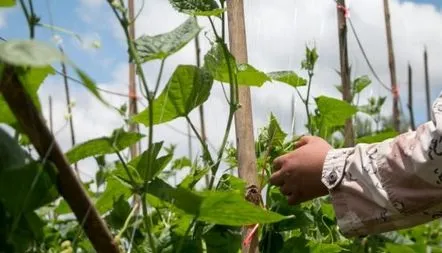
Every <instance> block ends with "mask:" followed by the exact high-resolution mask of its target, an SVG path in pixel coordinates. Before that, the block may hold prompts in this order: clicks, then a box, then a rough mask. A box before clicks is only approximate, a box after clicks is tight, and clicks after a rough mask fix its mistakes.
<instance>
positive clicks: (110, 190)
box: [95, 176, 132, 213]
mask: <svg viewBox="0 0 442 253" xmlns="http://www.w3.org/2000/svg"><path fill="white" fill-rule="evenodd" d="M131 195H132V191H131V189H130V186H129V185H128V184H126V183H125V182H123V181H122V180H120V179H118V178H117V177H115V176H110V177H108V178H107V180H106V189H105V190H104V192H103V194H102V195H101V196H100V197H99V198H98V200H97V203H96V204H95V205H96V207H97V209H98V211H99V212H100V213H105V212H107V211H109V210H110V209H111V208H112V207H113V205H114V202H117V201H118V200H119V199H120V198H123V199H124V200H126V199H128V198H129V197H130V196H131Z"/></svg>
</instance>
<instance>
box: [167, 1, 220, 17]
mask: <svg viewBox="0 0 442 253" xmlns="http://www.w3.org/2000/svg"><path fill="white" fill-rule="evenodd" d="M169 2H170V3H171V4H172V6H173V8H175V9H176V10H177V11H179V12H182V13H186V14H189V15H192V16H218V15H220V14H221V13H223V12H224V10H223V9H220V8H219V6H218V3H217V2H216V1H215V0H169Z"/></svg>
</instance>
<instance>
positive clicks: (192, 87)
mask: <svg viewBox="0 0 442 253" xmlns="http://www.w3.org/2000/svg"><path fill="white" fill-rule="evenodd" d="M212 84H213V79H212V77H211V76H210V74H209V73H208V72H206V71H204V70H202V69H199V68H197V67H195V66H190V65H180V66H178V67H177V68H176V70H175V72H174V73H173V75H172V77H171V79H170V80H169V82H168V83H167V85H166V87H165V88H164V90H163V92H162V93H161V94H160V96H159V97H158V98H156V99H155V100H154V101H153V119H152V120H153V124H160V123H164V122H168V121H171V120H173V119H176V118H178V117H185V116H187V115H188V114H189V113H190V112H191V111H192V110H193V109H195V108H196V107H198V106H199V105H201V104H202V103H204V102H205V101H206V100H207V99H208V98H209V95H210V90H211V89H212ZM133 121H135V122H137V123H142V124H144V125H145V126H149V108H146V109H145V110H144V111H142V112H141V113H139V114H137V115H135V116H134V117H133Z"/></svg>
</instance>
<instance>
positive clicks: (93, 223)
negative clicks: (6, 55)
mask: <svg viewBox="0 0 442 253" xmlns="http://www.w3.org/2000/svg"><path fill="white" fill-rule="evenodd" d="M0 93H1V94H2V95H3V97H4V98H5V101H6V103H7V104H8V105H9V108H10V109H11V111H12V112H13V113H14V115H15V118H16V119H17V121H18V123H19V124H20V127H21V128H22V129H23V132H24V133H26V135H27V136H28V137H29V140H30V141H31V143H32V144H33V145H34V147H35V149H36V150H37V152H38V154H39V155H40V157H47V160H48V161H50V162H52V163H53V164H54V165H55V166H56V167H57V172H58V173H57V177H56V184H57V187H58V191H59V192H60V194H61V195H62V196H63V197H64V199H65V200H66V202H67V203H68V204H69V207H70V208H71V209H72V211H73V212H74V214H75V216H76V218H77V220H78V223H79V224H80V226H81V227H83V229H84V231H85V233H86V235H87V236H88V238H89V240H90V241H91V243H92V245H93V246H94V248H95V250H96V252H108V253H118V252H119V249H118V246H117V245H116V244H115V242H114V240H113V237H112V234H111V233H110V231H109V229H108V228H107V226H106V223H105V222H104V221H103V219H101V217H100V214H99V213H98V211H97V209H96V208H95V206H94V204H93V203H92V201H91V200H90V199H89V197H88V194H87V193H86V191H85V190H84V188H83V185H82V183H81V182H80V180H79V179H78V178H77V177H76V175H75V173H74V171H73V170H72V169H71V167H70V165H69V163H68V160H67V158H66V157H65V156H64V153H63V151H62V150H61V148H60V146H59V145H58V142H57V141H56V140H55V138H54V136H53V135H52V134H51V132H50V130H49V128H48V127H47V125H46V123H45V121H44V119H43V116H42V115H41V113H40V112H39V111H38V109H37V108H36V107H35V106H34V103H33V102H32V100H31V98H30V97H29V95H28V93H27V92H26V91H25V89H24V88H23V85H22V84H21V83H20V81H19V79H18V76H17V74H16V73H15V71H14V68H13V67H11V66H6V67H5V68H4V71H3V77H2V80H1V81H0Z"/></svg>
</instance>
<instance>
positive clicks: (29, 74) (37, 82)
mask: <svg viewBox="0 0 442 253" xmlns="http://www.w3.org/2000/svg"><path fill="white" fill-rule="evenodd" d="M2 66H3V65H2ZM15 71H16V73H17V74H18V79H19V80H20V82H21V84H22V85H23V87H24V89H25V90H26V92H27V94H28V95H29V96H30V97H31V100H32V102H33V103H34V105H35V106H36V107H37V109H40V108H41V105H40V100H39V98H38V93H37V91H38V90H39V88H40V86H41V84H42V82H43V81H44V80H45V79H46V77H48V76H49V75H53V74H55V70H54V69H53V68H52V67H51V66H44V67H38V68H29V69H27V70H25V69H16V70H15ZM0 122H1V123H5V124H9V125H15V124H16V119H15V116H14V114H13V113H12V111H11V110H10V109H9V105H8V104H7V103H6V101H5V100H4V98H3V95H2V94H0Z"/></svg>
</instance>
